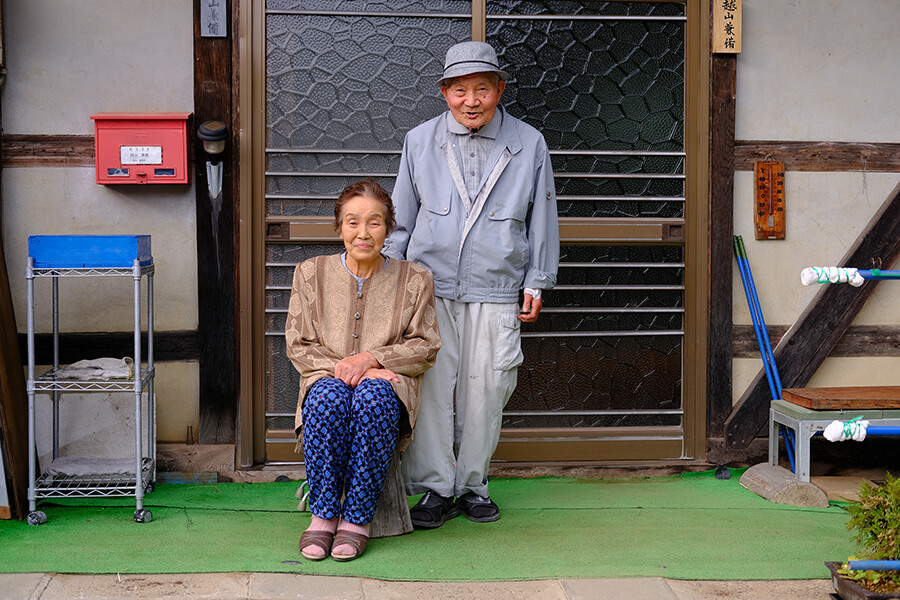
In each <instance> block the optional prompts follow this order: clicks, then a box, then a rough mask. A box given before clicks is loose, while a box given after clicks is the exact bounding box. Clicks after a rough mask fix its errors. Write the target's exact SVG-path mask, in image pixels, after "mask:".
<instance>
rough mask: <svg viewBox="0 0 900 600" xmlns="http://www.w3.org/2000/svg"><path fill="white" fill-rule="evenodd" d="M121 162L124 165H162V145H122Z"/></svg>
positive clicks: (120, 150) (120, 151)
mask: <svg viewBox="0 0 900 600" xmlns="http://www.w3.org/2000/svg"><path fill="white" fill-rule="evenodd" d="M119 162H120V163H121V164H123V165H161V164H162V146H122V147H121V148H120V149H119Z"/></svg>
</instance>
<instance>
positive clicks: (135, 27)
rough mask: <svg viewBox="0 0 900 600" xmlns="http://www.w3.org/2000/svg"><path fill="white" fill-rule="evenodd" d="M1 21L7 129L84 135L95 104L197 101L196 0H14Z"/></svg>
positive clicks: (115, 107)
mask: <svg viewBox="0 0 900 600" xmlns="http://www.w3.org/2000/svg"><path fill="white" fill-rule="evenodd" d="M3 28H4V33H5V36H6V40H5V41H6V44H5V46H6V47H5V50H6V63H7V68H8V70H9V75H8V78H7V83H6V87H5V89H4V90H3V129H4V133H31V134H58V133H71V134H87V133H93V131H94V125H93V121H91V119H90V116H91V115H92V114H94V113H97V112H133V111H160V112H168V111H185V112H189V111H192V110H193V3H192V2H187V1H186V0H152V2H140V1H136V0H124V1H123V0H90V1H89V2H79V1H77V0H17V1H15V2H6V3H4V5H3ZM186 193H187V192H186Z"/></svg>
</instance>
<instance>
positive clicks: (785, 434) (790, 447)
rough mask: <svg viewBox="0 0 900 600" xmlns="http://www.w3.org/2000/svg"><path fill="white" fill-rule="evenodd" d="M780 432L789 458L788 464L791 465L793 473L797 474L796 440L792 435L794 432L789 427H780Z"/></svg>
mask: <svg viewBox="0 0 900 600" xmlns="http://www.w3.org/2000/svg"><path fill="white" fill-rule="evenodd" d="M778 429H779V431H781V437H782V438H783V439H784V453H785V454H787V456H788V462H790V463H791V473H796V472H797V467H795V466H794V440H793V436H792V435H791V433H792V431H791V430H790V429H788V428H787V427H783V426H779V428H778Z"/></svg>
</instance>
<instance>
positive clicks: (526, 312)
mask: <svg viewBox="0 0 900 600" xmlns="http://www.w3.org/2000/svg"><path fill="white" fill-rule="evenodd" d="M524 297H525V300H524V301H523V302H522V311H521V313H520V314H519V320H520V321H522V322H523V323H534V322H535V321H537V318H538V315H539V314H541V307H542V306H543V305H544V301H543V300H542V299H541V298H538V299H537V300H535V299H534V298H532V297H531V294H529V293H528V292H525V294H524Z"/></svg>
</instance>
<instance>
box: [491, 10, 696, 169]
mask: <svg viewBox="0 0 900 600" xmlns="http://www.w3.org/2000/svg"><path fill="white" fill-rule="evenodd" d="M683 10H684V9H683V6H682V5H680V4H675V3H659V4H654V3H630V2H586V3H583V5H582V3H575V2H567V3H566V2H563V3H561V2H555V1H547V2H534V1H516V0H501V1H492V2H489V3H488V13H489V15H490V14H498V15H514V14H515V15H541V16H544V17H545V18H542V19H527V20H524V19H523V20H519V19H504V18H502V17H499V18H496V19H489V20H488V22H487V40H488V42H489V43H491V44H492V45H493V46H494V47H495V48H497V49H498V50H499V58H500V62H501V64H502V65H504V67H506V68H508V70H509V73H510V75H511V76H512V81H511V84H510V85H509V87H508V89H507V92H506V93H505V94H504V105H505V106H506V107H507V108H508V109H509V111H510V113H511V114H513V115H514V116H517V117H519V118H520V119H523V120H524V121H526V122H528V123H530V124H531V125H534V126H535V127H537V128H538V129H540V130H541V131H542V132H543V134H544V137H545V138H546V139H547V143H548V144H549V145H550V147H551V148H555V149H561V150H575V149H590V150H620V151H621V150H652V151H672V150H679V151H680V150H683V148H684V144H683V140H684V21H681V20H657V17H681V16H682V15H683ZM554 13H555V14H557V15H567V14H568V15H589V14H607V15H609V14H615V15H629V16H636V15H639V16H647V19H646V20H644V19H641V20H589V19H576V18H566V17H564V16H557V17H553V16H552V15H553V14H554Z"/></svg>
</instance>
